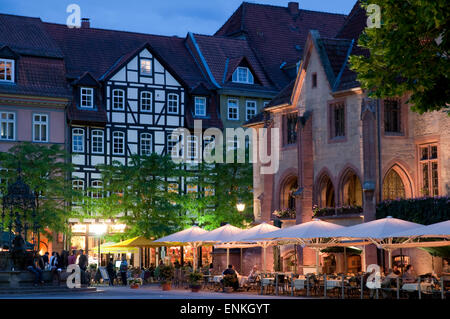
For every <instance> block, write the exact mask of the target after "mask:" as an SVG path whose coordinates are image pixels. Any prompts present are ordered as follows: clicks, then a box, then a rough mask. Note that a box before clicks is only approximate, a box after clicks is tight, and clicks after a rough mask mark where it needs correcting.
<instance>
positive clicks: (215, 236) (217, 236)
mask: <svg viewBox="0 0 450 319" xmlns="http://www.w3.org/2000/svg"><path fill="white" fill-rule="evenodd" d="M243 231H244V230H243V229H241V228H238V227H235V226H232V225H230V224H226V225H224V226H222V227H219V228H216V229H214V230H211V231H210V232H208V233H207V234H204V235H202V236H200V239H201V241H202V242H204V243H221V242H230V241H233V239H234V238H236V236H237V235H239V234H241V233H242V232H243ZM229 264H230V248H227V265H229Z"/></svg>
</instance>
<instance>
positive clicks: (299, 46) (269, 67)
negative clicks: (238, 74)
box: [215, 2, 346, 90]
mask: <svg viewBox="0 0 450 319" xmlns="http://www.w3.org/2000/svg"><path fill="white" fill-rule="evenodd" d="M345 17H346V16H345V15H343V14H334V13H326V12H317V11H309V10H301V9H300V10H297V11H296V12H292V11H290V10H289V9H288V7H280V6H272V5H262V4H255V3H248V2H243V3H242V4H241V6H240V7H239V8H238V9H237V10H236V11H235V12H234V13H233V15H232V16H231V17H230V18H229V19H228V20H227V21H226V22H225V24H224V25H223V26H222V27H221V28H220V29H219V30H218V31H217V32H216V34H215V35H216V36H227V37H237V36H239V37H242V36H245V38H246V39H247V41H248V43H249V45H250V47H251V48H252V49H253V50H254V53H255V55H256V56H257V57H258V59H260V61H261V63H262V65H263V66H264V69H265V71H266V72H267V74H268V75H269V77H270V78H271V80H272V82H273V83H275V85H276V86H277V88H278V90H280V89H282V88H284V87H285V86H286V85H287V84H289V82H290V81H291V80H292V77H290V76H289V75H288V74H287V72H286V71H284V70H283V67H281V66H282V65H292V64H295V63H296V62H298V61H299V60H300V59H301V57H302V55H303V48H304V46H305V42H306V38H307V35H308V32H309V30H310V29H315V30H318V31H319V32H320V34H321V35H323V36H325V37H334V36H335V35H336V33H337V31H338V30H339V29H341V27H342V25H343V23H344V21H345Z"/></svg>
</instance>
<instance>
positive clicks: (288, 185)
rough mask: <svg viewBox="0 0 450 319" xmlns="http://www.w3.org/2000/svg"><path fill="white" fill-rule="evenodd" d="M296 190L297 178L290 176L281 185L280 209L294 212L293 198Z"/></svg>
mask: <svg viewBox="0 0 450 319" xmlns="http://www.w3.org/2000/svg"><path fill="white" fill-rule="evenodd" d="M297 189H298V183H297V177H295V176H291V177H290V178H288V179H287V180H286V182H285V183H284V184H283V187H282V189H281V194H280V197H281V198H280V199H281V200H280V204H281V205H280V206H281V207H280V208H281V209H292V210H295V206H296V205H295V196H294V193H295V191H296V190H297Z"/></svg>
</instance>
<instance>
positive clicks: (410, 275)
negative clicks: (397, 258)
mask: <svg viewBox="0 0 450 319" xmlns="http://www.w3.org/2000/svg"><path fill="white" fill-rule="evenodd" d="M405 270H406V271H405V273H404V274H403V276H402V281H403V283H404V284H407V283H415V282H416V274H415V273H414V268H413V266H412V265H408V266H406V268H405Z"/></svg>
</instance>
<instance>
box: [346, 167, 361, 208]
mask: <svg viewBox="0 0 450 319" xmlns="http://www.w3.org/2000/svg"><path fill="white" fill-rule="evenodd" d="M341 185H342V189H341V194H342V205H343V206H362V204H363V202H362V187H361V182H360V181H359V178H358V176H357V175H356V174H355V173H354V172H353V171H349V172H347V174H346V175H345V177H344V178H343V182H342V184H341Z"/></svg>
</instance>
